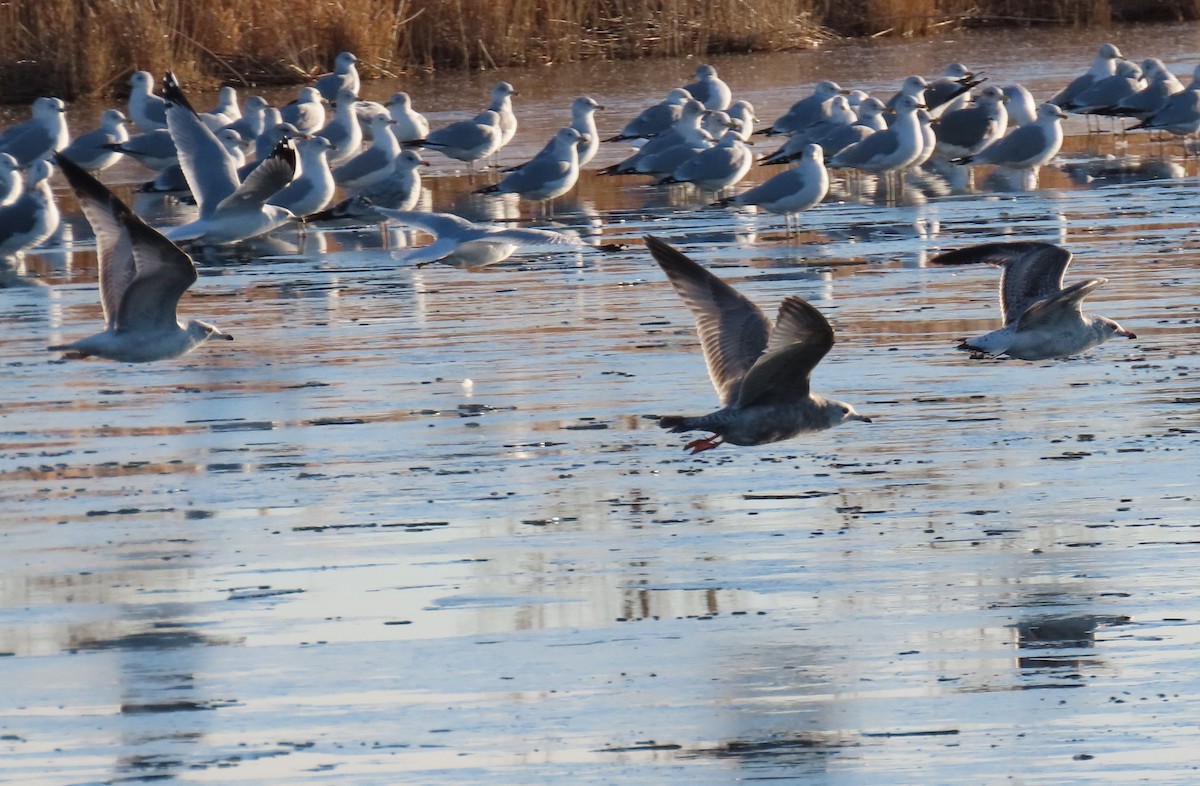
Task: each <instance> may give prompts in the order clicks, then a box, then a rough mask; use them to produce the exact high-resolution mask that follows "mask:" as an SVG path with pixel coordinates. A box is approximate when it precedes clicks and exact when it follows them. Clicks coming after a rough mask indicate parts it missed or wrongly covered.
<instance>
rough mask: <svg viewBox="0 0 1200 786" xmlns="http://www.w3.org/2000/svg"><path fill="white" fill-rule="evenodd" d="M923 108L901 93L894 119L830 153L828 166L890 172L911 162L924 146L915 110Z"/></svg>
mask: <svg viewBox="0 0 1200 786" xmlns="http://www.w3.org/2000/svg"><path fill="white" fill-rule="evenodd" d="M919 109H924V107H923V106H922V105H921V104H920V103H918V102H917V99H915V98H914V97H912V96H907V95H906V96H901V97H900V100H899V101H898V102H897V103H896V120H895V121H893V123H892V125H891V126H890V127H888V128H887V129H886V130H884V131H876V132H875V133H874V134H871V135H870V136H868V137H867V138H866V139H864V140H863V141H861V142H859V143H857V144H854V145H851V146H850V147H847V148H846V149H844V150H842V151H841V152H840V153H838V154H837V155H835V156H833V157H832V158H831V159H830V161H829V166H830V167H834V168H836V167H851V168H853V169H861V170H863V171H866V172H892V171H895V170H898V169H904V168H905V167H907V166H909V165H911V164H912V162H913V161H915V160H916V159H917V158H918V157H919V156H920V155H921V153H922V152H923V151H924V149H925V143H924V138H923V135H922V132H921V121H920V119H919V118H918V117H917V110H919Z"/></svg>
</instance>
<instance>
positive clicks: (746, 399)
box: [737, 296, 833, 407]
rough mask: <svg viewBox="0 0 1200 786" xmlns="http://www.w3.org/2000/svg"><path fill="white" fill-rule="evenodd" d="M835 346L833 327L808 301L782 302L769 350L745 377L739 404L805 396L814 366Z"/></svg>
mask: <svg viewBox="0 0 1200 786" xmlns="http://www.w3.org/2000/svg"><path fill="white" fill-rule="evenodd" d="M832 346H833V328H832V327H830V325H829V321H828V320H827V319H825V317H824V315H823V314H821V312H820V311H818V310H817V309H816V307H815V306H813V305H812V304H811V303H809V302H808V301H806V300H804V299H803V298H801V297H797V296H792V297H789V298H787V299H786V300H784V301H783V303H782V304H780V306H779V316H778V317H777V318H776V320H775V327H774V329H773V330H772V331H771V336H770V338H769V340H768V341H767V348H766V351H765V352H764V353H763V355H762V357H760V358H759V359H758V362H756V363H755V364H754V365H753V366H752V367H751V368H750V370H749V371H748V372H747V373H746V376H745V379H743V380H742V384H741V390H740V391H739V395H738V399H737V404H738V406H739V407H746V406H749V405H750V404H754V403H756V402H762V401H764V400H767V401H777V400H779V399H792V398H804V397H805V396H807V395H808V394H809V380H810V378H811V376H812V370H813V369H814V368H816V367H817V364H818V363H820V362H821V358H823V357H825V355H826V354H828V352H829V350H830V348H831V347H832Z"/></svg>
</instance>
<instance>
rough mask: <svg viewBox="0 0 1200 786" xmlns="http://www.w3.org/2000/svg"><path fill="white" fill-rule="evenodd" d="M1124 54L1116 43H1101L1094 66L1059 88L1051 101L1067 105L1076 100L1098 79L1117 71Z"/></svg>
mask: <svg viewBox="0 0 1200 786" xmlns="http://www.w3.org/2000/svg"><path fill="white" fill-rule="evenodd" d="M1124 59H1125V57H1124V55H1122V54H1121V50H1120V49H1117V45H1116V44H1101V45H1100V48H1099V50H1098V51H1097V52H1096V57H1095V59H1093V60H1092V66H1091V68H1089V69H1088V70H1087V71H1086V72H1084V73H1082V74H1080V75H1079V76H1077V77H1075V78H1074V79H1072V80H1071V82H1070V83H1069V84H1068V85H1067V86H1066V87H1064V88H1063V89H1062V90H1059V91H1058V92H1057V93H1056V94H1055V95H1054V97H1053V98H1051V99H1050V103H1051V104H1054V105H1055V106H1059V107H1064V108H1065V107H1067V106H1069V105H1070V104H1071V102H1073V101H1074V100H1075V97H1076V96H1078V95H1079V94H1080V93H1082V92H1083V91H1084V90H1087V89H1088V88H1089V87H1091V86H1092V85H1093V84H1095V83H1096V82H1097V81H1098V80H1100V79H1104V78H1106V77H1110V76H1112V75H1113V74H1115V73H1116V72H1117V61H1119V60H1124Z"/></svg>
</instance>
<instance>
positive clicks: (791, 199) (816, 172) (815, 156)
mask: <svg viewBox="0 0 1200 786" xmlns="http://www.w3.org/2000/svg"><path fill="white" fill-rule="evenodd" d="M794 160H797V161H799V163H798V164H797V165H796V166H795V167H794V168H792V169H785V170H784V171H783V172H780V173H779V174H778V175H775V176H774V177H772V178H771V179H770V180H767V181H766V182H764V183H761V184H759V185H757V186H755V187H754V188H751V189H748V190H746V191H743V192H742V193H740V194H738V195H736V196H732V197H726V198H725V199H721V200H719V201H718V204H719V205H721V206H726V205H757V206H758V207H761V208H762V209H763V210H766V211H769V212H771V213H779V214H782V215H783V217H784V221H785V222H786V224H787V228H788V230H789V231H790V230H791V228H792V219H793V217H795V216H796V215H797V214H798V213H800V212H801V211H804V210H808V209H809V208H810V207H812V206H814V205H816V204H817V203H818V202H820V201H821V200H822V199H824V198H825V195H826V194H827V193H828V192H829V172H828V171H827V170H826V169H825V155H824V153H823V152H822V150H821V146H820V145H815V144H808V145H805V146H804V148H803V149H802V150H801V151H800V152H799V153H798V154H797V155H796V158H795V159H794ZM796 223H797V224H799V220H798V219H797V221H796Z"/></svg>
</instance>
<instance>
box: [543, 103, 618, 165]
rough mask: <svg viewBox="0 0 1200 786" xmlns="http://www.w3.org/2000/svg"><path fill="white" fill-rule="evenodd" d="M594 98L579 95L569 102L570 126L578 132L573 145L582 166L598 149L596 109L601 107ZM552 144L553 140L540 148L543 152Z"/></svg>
mask: <svg viewBox="0 0 1200 786" xmlns="http://www.w3.org/2000/svg"><path fill="white" fill-rule="evenodd" d="M603 108H604V107H603V106H601V105H600V104H599V103H598V102H597V101H596V99H594V98H592V97H591V96H579V97H578V98H576V99H575V100H574V101H572V102H571V128H573V129H575V130H576V131H577V132H579V141H578V142H577V143H576V145H575V147H576V150H578V153H579V166H580V167H583V166H584V165H585V164H587V163H588V162H590V161H591V160H592V159H593V158H595V156H596V151H597V150H599V149H600V131H599V130H598V129H597V128H596V110H598V109H603ZM552 144H553V140H551V141H550V142H548V143H546V147H544V148H542V151H543V152H545V151H546V150H548V149H549V148H550V146H551V145H552Z"/></svg>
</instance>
